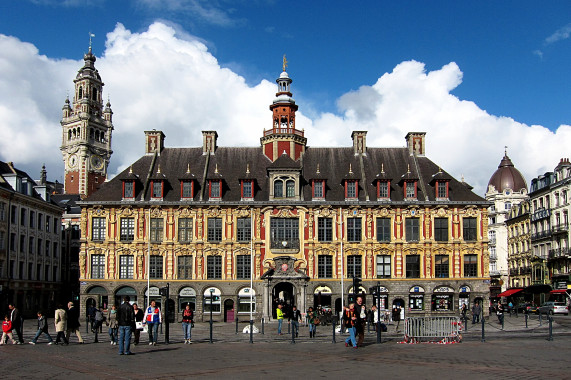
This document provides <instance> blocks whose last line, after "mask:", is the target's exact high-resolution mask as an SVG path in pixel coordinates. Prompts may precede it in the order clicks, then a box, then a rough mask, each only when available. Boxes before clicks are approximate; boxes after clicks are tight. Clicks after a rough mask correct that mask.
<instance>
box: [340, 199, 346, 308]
mask: <svg viewBox="0 0 571 380" xmlns="http://www.w3.org/2000/svg"><path fill="white" fill-rule="evenodd" d="M339 226H340V233H339V239H340V240H341V313H343V312H344V308H343V306H344V304H345V285H344V281H343V277H344V276H343V274H344V272H345V270H344V269H345V258H344V257H343V213H342V210H341V207H339Z"/></svg>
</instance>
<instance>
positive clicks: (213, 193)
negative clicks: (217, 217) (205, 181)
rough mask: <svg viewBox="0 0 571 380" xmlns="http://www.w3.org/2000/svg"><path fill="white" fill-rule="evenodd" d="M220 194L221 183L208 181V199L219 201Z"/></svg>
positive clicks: (214, 180) (213, 180) (212, 180)
mask: <svg viewBox="0 0 571 380" xmlns="http://www.w3.org/2000/svg"><path fill="white" fill-rule="evenodd" d="M221 194H222V181H221V180H218V179H211V180H210V199H213V200H216V199H218V200H219V199H220V198H221V196H222V195H221Z"/></svg>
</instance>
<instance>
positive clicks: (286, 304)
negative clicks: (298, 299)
mask: <svg viewBox="0 0 571 380" xmlns="http://www.w3.org/2000/svg"><path fill="white" fill-rule="evenodd" d="M280 303H281V304H282V305H283V312H284V314H285V315H289V312H290V311H291V308H292V306H293V305H295V287H294V286H293V284H291V283H289V282H280V283H278V284H276V286H274V288H273V289H272V317H273V318H276V317H277V316H276V309H277V307H278V304H280Z"/></svg>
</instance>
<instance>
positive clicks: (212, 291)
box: [210, 288, 214, 343]
mask: <svg viewBox="0 0 571 380" xmlns="http://www.w3.org/2000/svg"><path fill="white" fill-rule="evenodd" d="M212 297H214V288H210V343H212Z"/></svg>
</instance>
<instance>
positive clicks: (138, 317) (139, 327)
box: [133, 303, 145, 346]
mask: <svg viewBox="0 0 571 380" xmlns="http://www.w3.org/2000/svg"><path fill="white" fill-rule="evenodd" d="M133 311H134V312H135V330H134V332H133V335H135V341H134V342H133V344H134V345H135V346H136V345H137V344H139V339H140V338H141V331H143V318H144V317H145V313H143V310H141V309H139V306H137V304H136V303H134V304H133Z"/></svg>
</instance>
